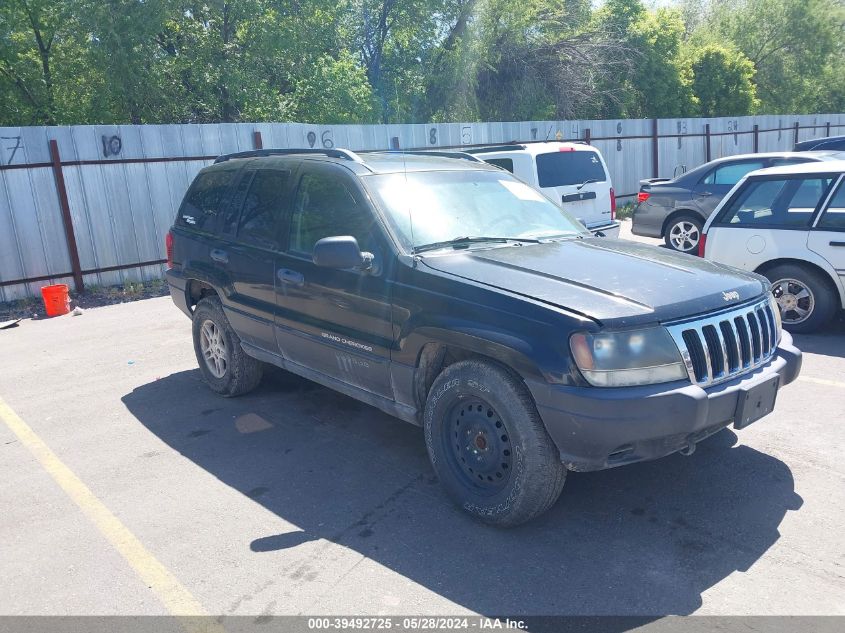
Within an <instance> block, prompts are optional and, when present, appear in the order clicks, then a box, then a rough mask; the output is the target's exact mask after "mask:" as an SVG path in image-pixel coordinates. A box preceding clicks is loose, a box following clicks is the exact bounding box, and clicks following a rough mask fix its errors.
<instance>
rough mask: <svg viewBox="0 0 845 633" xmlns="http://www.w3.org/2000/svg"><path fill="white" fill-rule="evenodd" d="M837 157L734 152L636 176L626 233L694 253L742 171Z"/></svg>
mask: <svg viewBox="0 0 845 633" xmlns="http://www.w3.org/2000/svg"><path fill="white" fill-rule="evenodd" d="M841 157H842V154H837V153H836V152H800V153H799V152H778V153H767V154H739V155H736V156H727V157H725V158H718V159H716V160H713V161H710V162H709V163H705V164H704V165H701V166H700V167H696V168H695V169H692V170H690V171H688V172H686V173H685V174H682V175H681V176H678V177H677V178H673V179H668V178H648V179H646V180H641V181H640V191H639V194H638V195H637V208H636V209H635V210H634V217H633V220H634V223H633V226H632V228H631V231H632V233H634V235H643V236H646V237H662V238H663V239H664V240H665V241H666V246H667V247H669V248H670V249H672V250H676V251H680V252H682V253H693V254H696V253H698V242H699V238H700V237H701V228H702V227H703V226H704V223H705V222H706V221H707V218H708V217H709V216H710V214H711V213H713V211H714V210H715V209H716V207H717V206H718V204H719V203H720V202H721V201H722V198H724V197H725V196H726V195H727V193H728V192H729V191H730V190H731V189H732V188H733V186H734V185H735V184H736V183H738V182H739V181H740V179H741V178H742V177H743V176H745V175H746V174H747V173H749V172H752V171H755V170H757V169H764V168H766V167H775V166H777V165H793V164H796V163H806V162H811V161H819V160H832V159H835V158H841Z"/></svg>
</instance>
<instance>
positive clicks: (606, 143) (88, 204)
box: [0, 114, 845, 301]
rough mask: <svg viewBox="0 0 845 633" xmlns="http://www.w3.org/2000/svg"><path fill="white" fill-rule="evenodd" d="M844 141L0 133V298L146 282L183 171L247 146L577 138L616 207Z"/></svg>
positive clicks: (341, 130) (725, 134)
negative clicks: (712, 165)
mask: <svg viewBox="0 0 845 633" xmlns="http://www.w3.org/2000/svg"><path fill="white" fill-rule="evenodd" d="M837 133H839V134H842V133H845V114H831V115H802V116H786V115H782V116H757V117H737V118H719V119H659V120H658V119H642V120H617V121H527V122H520V123H442V124H418V125H308V124H303V123H255V124H252V123H237V124H210V125H119V126H72V127H24V128H8V127H7V128H0V301H8V300H13V299H17V298H21V297H25V296H34V295H37V294H38V290H39V288H40V287H41V286H43V285H46V284H47V283H67V282H71V283H73V282H75V285H76V286H78V285H79V282H80V281H81V282H83V283H85V284H101V285H111V284H120V283H123V282H124V281H126V280H133V281H136V280H147V279H153V278H160V277H162V275H163V272H164V268H163V265H162V261H163V258H164V236H165V234H166V232H167V230H168V228H169V227H170V224H171V222H172V221H173V218H174V217H175V215H176V210H177V208H178V205H179V203H180V202H181V199H182V196H183V195H184V193H185V191H186V189H187V187H188V185H189V184H190V182H191V180H192V179H193V177H194V175H195V174H196V173H197V171H199V170H200V169H201V168H202V167H204V166H205V165H208V164H210V163H211V162H212V161H213V159H214V157H216V156H218V155H219V154H223V153H229V152H236V151H243V150H249V149H254V148H256V147H261V146H262V145H263V147H280V148H283V147H318V148H319V147H326V148H329V147H344V148H348V149H352V150H366V149H395V148H404V149H412V148H413V149H420V148H436V147H439V148H443V147H465V146H470V145H480V144H487V143H502V142H508V141H532V140H555V139H559V140H585V141H587V142H589V143H591V144H593V145H595V146H596V147H597V148H598V149H599V150H600V151H601V152H602V154H603V155H604V157H605V160H606V161H607V164H608V167H609V169H610V173H611V176H612V178H613V182H614V186H615V188H616V191H617V193H618V195H619V197H621V198H622V201H623V202H624V201H625V199H626V198H627V197H630V196H633V195H635V194H636V192H637V189H638V181H639V180H640V179H641V178H647V177H651V176H657V175H659V176H672V175H673V173H675V171H676V170H679V169H681V168H682V167H683V166H686V167H687V168H692V167H695V166H696V165H699V164H701V163H704V162H706V161H707V160H709V159H711V158H718V157H720V156H726V155H730V154H741V153H749V152H754V151H760V152H765V151H774V150H787V149H790V148H791V147H792V145H793V144H794V143H795V142H796V140H804V139H809V138H814V137H819V136H828V135H830V134H837Z"/></svg>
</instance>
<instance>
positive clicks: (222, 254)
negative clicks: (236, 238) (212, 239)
mask: <svg viewBox="0 0 845 633" xmlns="http://www.w3.org/2000/svg"><path fill="white" fill-rule="evenodd" d="M210 255H211V259H213V260H214V261H216V262H220V263H221V264H228V263H229V253H227V252H226V251H221V250H220V249H219V248H214V249H212V250H211V253H210Z"/></svg>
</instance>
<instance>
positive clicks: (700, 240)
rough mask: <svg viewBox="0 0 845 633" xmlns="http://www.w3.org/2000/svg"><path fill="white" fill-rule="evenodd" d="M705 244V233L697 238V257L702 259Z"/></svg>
mask: <svg viewBox="0 0 845 633" xmlns="http://www.w3.org/2000/svg"><path fill="white" fill-rule="evenodd" d="M705 244H707V233H702V234H701V237H700V238H698V256H699V257H704V245H705Z"/></svg>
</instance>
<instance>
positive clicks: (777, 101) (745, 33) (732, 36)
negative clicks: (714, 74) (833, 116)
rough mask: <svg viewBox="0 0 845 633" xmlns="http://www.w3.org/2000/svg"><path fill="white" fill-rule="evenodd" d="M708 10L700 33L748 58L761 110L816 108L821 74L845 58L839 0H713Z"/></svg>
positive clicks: (844, 13)
mask: <svg viewBox="0 0 845 633" xmlns="http://www.w3.org/2000/svg"><path fill="white" fill-rule="evenodd" d="M710 12H711V13H710V18H709V20H707V21H706V22H705V23H704V24H703V25H702V29H705V30H707V31H708V33H707V34H705V35H704V36H703V37H704V38H706V37H708V36H709V37H710V38H718V39H722V40H727V41H729V42H732V43H733V44H734V45H735V46H736V47H737V48H738V49H739V50H741V51H742V52H743V53H744V54H745V55H746V56H747V57H748V58H749V59H750V60H751V62H752V63H753V64H754V67H755V68H756V71H757V73H756V76H755V81H756V85H757V95H758V97H759V99H760V103H761V108H760V109H761V111H763V112H771V113H801V112H813V111H817V107H818V105H817V102H816V98H817V96H818V94H819V93H820V92H824V84H823V82H824V80H825V78H826V77H827V76H829V74H830V73H831V71H833V70H834V69H836V68H838V69H839V70H838V72H839V73H841V68H842V64H843V61H845V48H843V41H845V40H843V35H845V5H843V3H842V2H841V0H730V1H728V0H714V2H713V3H712V5H711V9H710ZM834 105H838V106H839V107H838V108H837V110H839V109H841V108H843V107H845V103H842V102H841V101H840V102H837V103H835V104H834Z"/></svg>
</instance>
